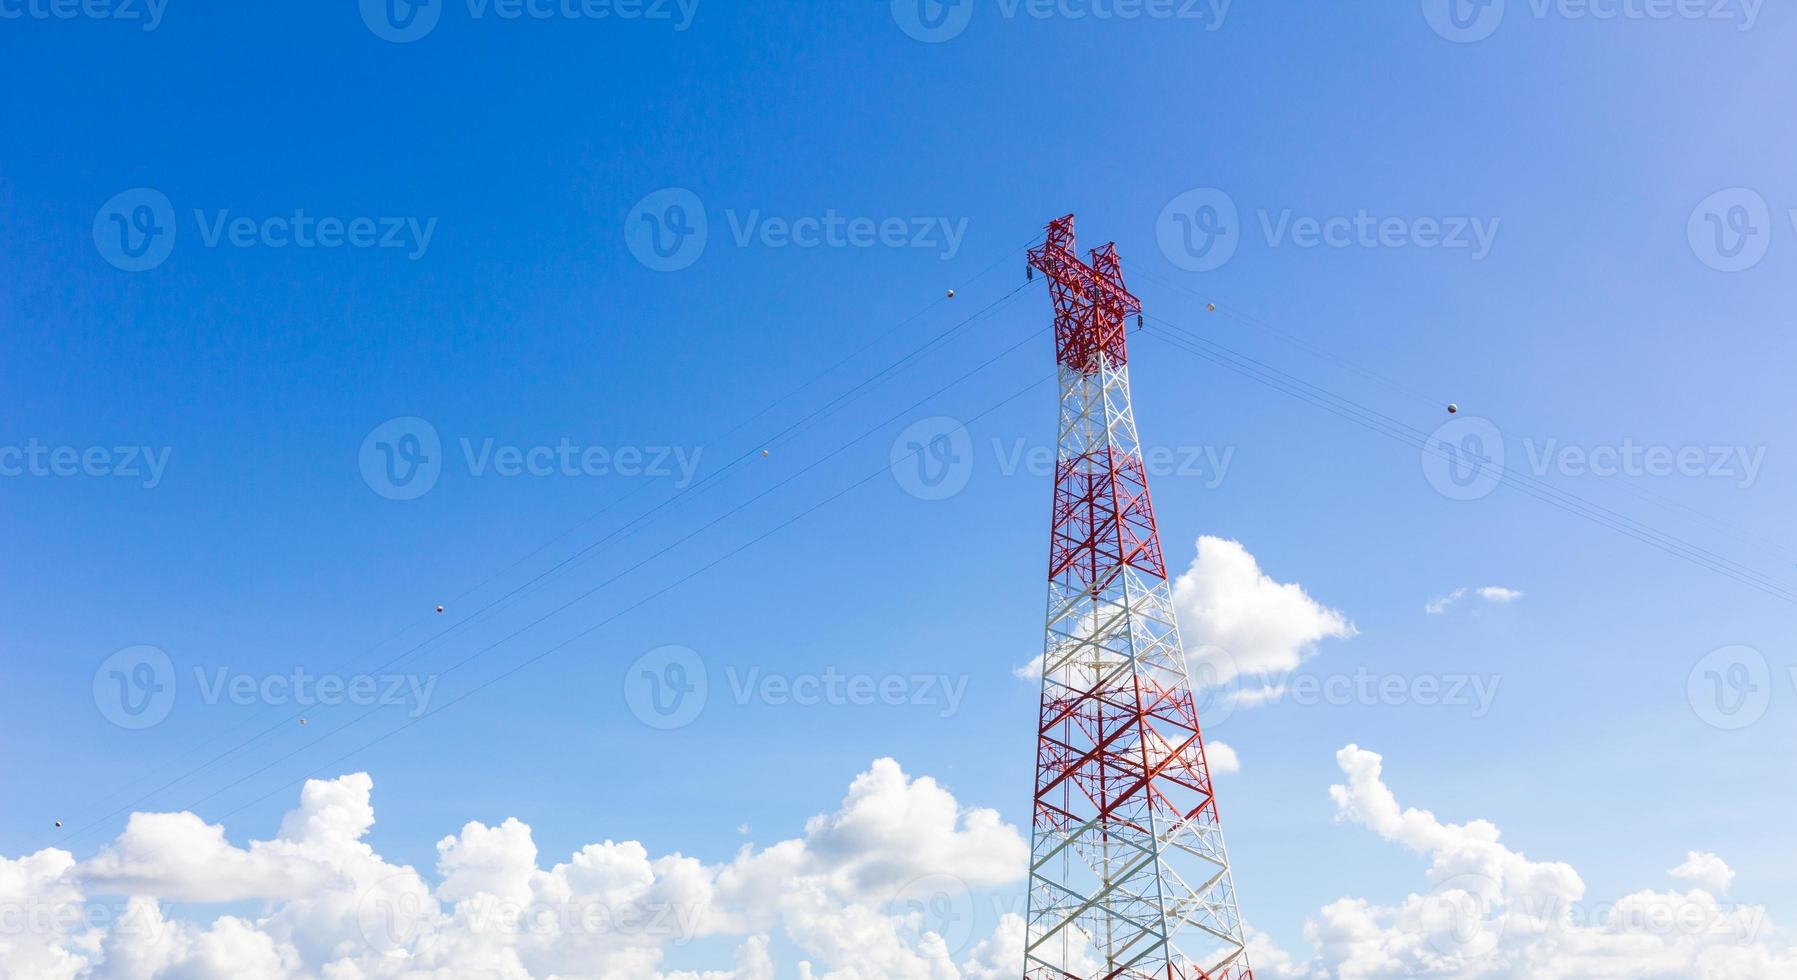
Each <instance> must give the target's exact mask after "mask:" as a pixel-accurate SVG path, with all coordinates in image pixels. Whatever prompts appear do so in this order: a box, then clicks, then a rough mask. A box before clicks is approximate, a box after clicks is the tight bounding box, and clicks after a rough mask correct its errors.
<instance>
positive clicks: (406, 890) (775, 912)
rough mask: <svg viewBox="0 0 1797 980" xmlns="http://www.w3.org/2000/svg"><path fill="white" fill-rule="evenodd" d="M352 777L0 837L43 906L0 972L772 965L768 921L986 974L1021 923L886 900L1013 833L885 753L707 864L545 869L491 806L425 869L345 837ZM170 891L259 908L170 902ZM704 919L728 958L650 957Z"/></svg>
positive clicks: (2, 888) (405, 973)
mask: <svg viewBox="0 0 1797 980" xmlns="http://www.w3.org/2000/svg"><path fill="white" fill-rule="evenodd" d="M372 789H373V781H372V780H371V779H370V778H369V777H368V776H367V775H365V774H360V773H358V774H353V775H347V776H343V777H341V778H339V779H335V780H312V781H309V782H307V783H306V785H305V787H304V789H303V790H302V792H301V794H300V803H299V806H298V807H296V808H295V809H294V810H292V811H291V812H289V813H288V814H287V815H286V817H285V818H284V819H283V820H282V821H281V825H280V830H279V832H278V833H277V834H276V835H275V837H274V838H273V839H271V840H266V841H251V842H249V843H248V844H247V845H245V846H243V847H238V846H236V845H234V844H232V843H230V842H229V841H228V840H227V838H226V835H225V831H224V828H222V827H219V826H216V825H210V824H207V823H205V822H204V821H203V820H201V819H200V818H199V817H197V816H195V815H193V814H191V813H162V814H154V813H139V814H133V815H132V816H131V818H130V820H129V821H128V822H127V824H126V827H125V829H124V831H123V832H122V833H121V834H120V835H119V836H118V837H117V838H116V839H115V840H113V841H112V842H111V843H109V844H107V845H105V846H104V847H102V848H101V849H100V851H99V853H97V854H96V855H95V856H94V857H92V858H91V859H89V860H87V861H84V862H76V861H75V860H74V858H73V856H72V855H69V854H67V853H66V852H63V851H58V850H47V851H43V852H40V853H38V854H35V855H32V856H30V857H27V858H22V859H19V860H16V861H9V860H4V859H0V908H29V907H38V906H42V907H44V908H45V909H46V912H45V914H44V916H43V922H42V923H41V924H39V925H37V926H34V927H32V928H28V929H25V930H18V931H15V930H0V978H11V977H15V976H17V977H20V978H24V977H30V978H33V980H36V978H48V980H88V978H92V980H211V978H219V980H225V978H229V980H300V978H311V977H319V978H323V980H454V978H457V977H464V976H483V977H492V978H497V980H530V978H535V977H543V978H549V977H555V978H558V980H582V978H593V980H597V978H602V977H603V978H612V977H630V978H635V977H641V978H656V980H772V978H773V977H774V976H775V975H776V972H777V971H776V969H775V966H774V963H773V960H772V958H771V955H770V952H769V950H770V942H769V936H770V934H771V933H773V932H776V931H778V932H780V933H782V934H784V936H785V937H786V939H787V940H788V941H790V942H791V943H792V944H793V945H795V946H797V947H798V948H799V949H800V950H801V951H802V953H803V954H804V955H805V956H806V957H808V960H807V961H806V963H804V964H802V965H801V967H800V970H801V974H802V975H809V976H816V977H818V978H821V980H862V978H866V980H889V978H890V980H957V978H960V977H964V976H965V977H979V978H984V977H996V976H998V975H1000V974H999V973H998V972H993V971H994V970H996V969H998V966H999V965H998V964H997V963H996V960H994V959H993V958H994V957H997V956H999V955H1000V954H1001V953H1004V954H1008V952H1009V951H1010V948H1011V946H1013V945H1018V944H1020V943H1021V939H1020V938H1019V936H1020V934H1019V936H1013V935H1011V933H1013V932H1015V931H1016V929H1017V928H1018V925H1019V923H1020V921H1021V920H1019V922H1018V923H1011V922H1005V923H1002V924H1000V928H999V931H998V932H997V933H995V934H994V935H993V937H992V938H990V939H987V940H985V941H983V942H979V943H977V944H976V942H975V940H977V939H978V937H976V936H973V935H971V934H968V935H965V936H959V937H957V941H956V943H955V946H954V948H953V949H951V948H950V945H949V943H948V942H947V941H946V940H945V939H944V938H943V937H942V936H939V935H937V934H936V933H934V932H931V931H930V930H929V928H928V923H925V922H922V921H921V920H920V919H919V918H918V916H917V915H915V914H914V913H913V912H911V911H909V910H908V907H907V906H906V903H905V902H903V901H900V899H903V898H904V897H906V896H907V895H908V894H909V892H908V891H907V889H910V888H913V886H914V883H916V882H918V881H920V880H929V879H932V878H942V879H944V880H948V881H951V882H953V883H954V887H956V888H959V889H962V890H965V891H967V892H968V894H969V896H971V890H973V889H982V888H990V887H1000V886H1008V885H1013V884H1015V883H1016V882H1018V881H1019V880H1020V879H1021V878H1022V877H1023V874H1024V870H1025V868H1026V867H1027V864H1028V861H1029V849H1028V846H1027V845H1026V844H1025V842H1024V840H1023V837H1022V836H1021V835H1020V834H1019V833H1018V832H1017V831H1016V829H1014V828H1012V827H1010V826H1008V825H1006V824H1005V823H1004V822H1003V821H1001V820H1000V819H999V816H998V814H997V813H996V812H994V811H992V810H985V809H977V808H975V809H970V808H966V807H962V806H961V805H960V804H959V803H958V802H957V801H956V800H955V798H954V796H953V795H952V794H951V793H950V792H949V791H948V790H947V789H946V788H945V787H943V786H941V785H940V784H938V783H937V782H935V781H934V780H931V779H927V778H913V777H910V776H908V775H906V774H905V772H904V771H903V770H902V769H900V768H899V765H898V763H896V762H893V761H892V760H890V759H882V760H879V761H877V762H875V763H874V764H873V766H872V767H871V768H870V769H869V770H868V771H867V772H865V773H862V774H861V775H860V776H859V777H857V778H856V779H855V780H854V782H853V784H852V785H851V786H850V787H849V790H848V793H847V795H846V796H845V797H844V798H843V801H842V803H841V805H840V806H839V807H838V808H836V809H835V810H833V811H831V812H829V813H825V814H820V815H819V816H817V817H814V818H812V819H811V820H810V821H809V822H808V823H807V824H806V827H805V832H804V835H803V836H802V837H798V838H795V839H792V840H788V841H783V842H781V843H777V844H774V845H773V846H771V847H767V848H764V849H759V850H757V849H756V848H754V847H752V846H745V847H744V848H743V850H742V851H741V852H740V853H739V854H738V855H737V856H736V857H735V858H734V859H732V860H731V861H729V862H727V863H724V864H721V865H708V864H705V863H704V862H701V861H698V860H696V859H693V858H689V857H685V856H682V855H678V854H675V855H667V856H663V857H653V856H651V855H650V853H649V852H648V850H647V849H646V848H644V847H643V845H641V844H639V843H636V842H634V841H626V842H621V843H620V842H613V841H606V842H603V843H598V844H590V845H587V846H585V847H583V848H581V849H580V850H578V851H576V852H575V853H574V854H573V855H571V856H570V857H569V858H568V860H566V861H564V862H562V863H558V864H554V865H552V866H550V867H548V868H547V869H545V868H544V867H543V866H542V863H541V862H540V860H539V855H538V851H537V846H536V843H535V841H534V839H533V837H532V833H531V829H530V827H528V826H527V825H525V824H524V823H522V822H520V821H518V820H516V819H508V820H505V821H502V822H501V823H499V824H497V825H494V826H488V825H486V824H482V823H479V822H470V823H468V824H466V825H465V826H464V827H462V829H461V831H460V832H459V833H456V834H452V835H450V836H447V837H444V838H443V839H442V840H441V841H439V842H438V844H437V864H436V869H435V875H434V876H432V877H434V878H435V884H433V883H432V882H431V881H430V880H427V878H426V876H424V875H421V874H420V873H418V872H416V871H414V870H413V869H411V868H407V867H401V866H396V865H393V864H390V863H388V862H387V861H386V860H385V859H383V858H381V857H380V855H378V854H376V853H375V852H374V850H373V848H372V847H370V846H369V845H368V844H367V843H366V842H365V841H364V839H363V838H364V837H365V836H366V835H367V834H368V832H369V830H370V829H371V828H372V826H373V824H374V809H373V806H372V805H371V803H370V798H371V793H372ZM931 887H939V886H936V885H932V886H931ZM969 901H971V897H969ZM170 902H175V903H189V902H192V903H245V904H249V905H253V906H255V907H259V908H260V910H261V911H260V912H259V913H258V914H254V915H248V914H245V913H244V912H242V911H238V912H237V914H235V915H223V916H219V917H217V918H215V919H213V920H211V921H209V922H206V921H188V920H182V919H172V918H170V917H169V915H168V908H167V903H170ZM96 912H98V913H99V914H96ZM704 937H723V938H724V940H725V941H726V942H729V941H730V940H732V939H734V943H733V944H734V945H735V946H736V948H737V952H736V954H735V956H734V960H735V962H734V965H733V966H731V967H728V968H725V969H717V970H710V971H706V972H698V973H693V972H681V973H664V972H662V961H663V955H664V953H665V952H666V951H667V949H669V948H670V947H674V946H680V945H684V944H686V943H688V942H690V941H692V940H695V939H700V938H704ZM963 949H964V950H965V951H966V955H967V956H968V957H969V959H968V961H967V962H966V963H965V964H964V965H962V966H958V965H957V963H956V959H957V956H958V955H960V953H961V952H962V950H963ZM1019 955H1020V954H1019ZM1007 969H1014V966H1011V967H1008V968H1007ZM963 971H965V972H963ZM779 972H784V971H779Z"/></svg>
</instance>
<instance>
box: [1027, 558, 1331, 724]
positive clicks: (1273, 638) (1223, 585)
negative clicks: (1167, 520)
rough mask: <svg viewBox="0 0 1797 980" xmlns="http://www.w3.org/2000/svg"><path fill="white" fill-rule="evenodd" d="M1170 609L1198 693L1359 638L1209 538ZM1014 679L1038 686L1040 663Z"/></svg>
mask: <svg viewBox="0 0 1797 980" xmlns="http://www.w3.org/2000/svg"><path fill="white" fill-rule="evenodd" d="M1173 605H1174V612H1175V613H1176V614H1177V615H1178V617H1179V628H1180V637H1181V639H1182V640H1183V641H1184V643H1185V648H1186V658H1187V662H1188V666H1189V668H1190V670H1191V675H1192V685H1193V686H1194V687H1197V688H1203V687H1207V686H1221V685H1227V684H1230V683H1231V682H1233V681H1235V680H1236V679H1237V678H1238V677H1241V676H1242V675H1246V674H1258V675H1263V676H1267V675H1274V674H1279V673H1285V672H1289V671H1291V670H1292V669H1293V668H1295V667H1297V666H1298V665H1299V664H1300V663H1302V662H1303V661H1305V660H1306V659H1308V658H1309V657H1310V656H1311V655H1312V654H1313V653H1314V652H1315V649H1316V644H1317V643H1318V642H1319V641H1321V640H1324V639H1328V638H1331V637H1336V638H1344V639H1345V638H1347V637H1351V636H1353V635H1355V632H1356V631H1355V629H1354V624H1352V623H1350V622H1348V620H1347V617H1346V616H1343V615H1342V614H1341V613H1339V612H1337V611H1335V610H1333V609H1330V608H1328V607H1326V606H1323V605H1322V604H1320V603H1318V602H1317V601H1316V600H1314V599H1312V598H1311V597H1310V596H1309V595H1307V594H1306V593H1305V591H1304V589H1303V587H1302V586H1299V585H1297V584H1295V583H1280V582H1275V581H1274V580H1273V579H1272V578H1270V577H1269V576H1267V575H1266V574H1265V573H1263V572H1262V571H1261V570H1260V563H1259V562H1257V561H1255V559H1254V556H1253V555H1251V554H1249V553H1248V549H1246V548H1244V547H1242V545H1241V543H1240V542H1237V541H1228V540H1225V539H1223V538H1216V537H1210V536H1205V537H1201V538H1199V539H1198V545H1197V551H1196V553H1195V555H1194V556H1193V558H1192V564H1191V566H1190V567H1188V568H1187V569H1186V570H1185V571H1184V572H1183V573H1181V574H1180V575H1179V577H1177V578H1175V579H1174V580H1173ZM1011 673H1012V675H1013V676H1015V677H1017V678H1018V679H1020V680H1025V681H1040V680H1041V679H1042V657H1041V656H1037V657H1036V658H1035V659H1034V660H1031V661H1030V662H1029V663H1026V664H1023V665H1021V666H1018V667H1015V668H1013V669H1012V671H1011ZM1275 686H1276V685H1273V684H1271V683H1270V682H1269V684H1268V685H1266V687H1267V689H1266V690H1260V689H1242V690H1237V691H1235V692H1233V694H1232V697H1233V699H1234V700H1235V702H1236V703H1237V704H1240V705H1243V706H1259V705H1260V704H1264V703H1266V702H1268V701H1270V700H1273V699H1275V698H1277V697H1278V696H1279V695H1280V694H1282V693H1283V691H1281V690H1275V689H1274V687H1275Z"/></svg>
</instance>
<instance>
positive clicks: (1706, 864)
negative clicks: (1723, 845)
mask: <svg viewBox="0 0 1797 980" xmlns="http://www.w3.org/2000/svg"><path fill="white" fill-rule="evenodd" d="M1667 873H1668V874H1670V875H1672V877H1674V878H1677V879H1678V880H1680V881H1688V882H1690V883H1691V884H1693V885H1696V886H1697V887H1699V888H1702V889H1704V890H1706V891H1708V892H1710V893H1711V894H1714V895H1726V894H1728V890H1729V888H1730V887H1731V886H1733V885H1734V883H1735V869H1733V868H1731V867H1729V866H1728V862H1726V861H1724V860H1722V859H1721V858H1719V857H1717V856H1716V855H1714V854H1710V853H1707V852H1699V851H1692V852H1691V853H1690V854H1689V855H1688V856H1687V857H1686V858H1685V863H1684V864H1681V865H1679V866H1678V867H1676V868H1673V869H1672V870H1671V871H1669V872H1667Z"/></svg>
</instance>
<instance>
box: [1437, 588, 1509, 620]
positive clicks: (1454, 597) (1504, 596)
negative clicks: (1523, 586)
mask: <svg viewBox="0 0 1797 980" xmlns="http://www.w3.org/2000/svg"><path fill="white" fill-rule="evenodd" d="M1468 595H1476V596H1478V597H1479V598H1481V599H1483V600H1485V601H1486V602H1490V603H1494V604H1500V605H1501V604H1503V603H1509V602H1515V601H1516V600H1518V599H1521V598H1522V593H1521V592H1519V591H1517V590H1516V589H1508V588H1505V587H1504V586H1501V585H1484V586H1480V587H1479V588H1477V589H1465V588H1460V589H1455V590H1454V591H1452V592H1449V593H1448V594H1447V595H1444V596H1441V597H1439V598H1435V599H1430V600H1429V602H1428V604H1427V605H1425V606H1423V611H1424V612H1426V613H1428V614H1429V615H1431V616H1440V615H1441V614H1443V613H1445V612H1447V611H1448V608H1449V607H1450V606H1452V605H1453V604H1454V603H1456V602H1459V601H1460V600H1462V599H1464V598H1466V597H1467V596H1468Z"/></svg>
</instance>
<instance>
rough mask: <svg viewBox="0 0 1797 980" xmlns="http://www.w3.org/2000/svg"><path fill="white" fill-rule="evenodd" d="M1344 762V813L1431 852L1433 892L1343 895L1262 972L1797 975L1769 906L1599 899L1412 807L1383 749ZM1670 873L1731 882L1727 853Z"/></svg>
mask: <svg viewBox="0 0 1797 980" xmlns="http://www.w3.org/2000/svg"><path fill="white" fill-rule="evenodd" d="M1336 763H1337V765H1338V766H1339V767H1340V768H1341V772H1342V775H1343V776H1344V777H1345V781H1344V782H1342V783H1341V784H1338V785H1336V786H1333V787H1331V788H1330V791H1329V792H1330V797H1331V799H1332V800H1333V801H1334V803H1335V808H1336V815H1337V818H1338V819H1340V820H1342V821H1345V822H1349V823H1354V824H1359V825H1360V826H1362V827H1365V828H1367V829H1368V830H1370V831H1372V832H1373V833H1374V834H1376V835H1378V836H1379V837H1380V838H1382V839H1384V840H1385V841H1388V842H1390V843H1393V844H1396V845H1398V846H1401V847H1403V848H1405V849H1407V850H1410V851H1413V852H1415V853H1417V854H1419V855H1421V856H1423V857H1424V858H1426V859H1427V860H1428V861H1429V869H1428V871H1427V872H1426V878H1427V883H1428V887H1427V888H1425V889H1423V890H1421V891H1419V892H1413V893H1412V894H1410V895H1409V896H1407V897H1406V898H1404V899H1403V900H1402V901H1400V902H1398V903H1396V904H1392V905H1382V904H1378V903H1376V902H1374V901H1372V900H1369V899H1367V898H1360V897H1345V898H1342V899H1339V900H1337V901H1335V902H1332V903H1330V904H1329V905H1327V906H1325V907H1324V908H1323V909H1321V910H1320V911H1319V912H1318V913H1317V914H1316V915H1315V916H1314V917H1312V918H1311V919H1310V920H1309V922H1307V923H1306V926H1305V931H1304V934H1305V938H1306V939H1307V940H1308V941H1309V942H1310V944H1311V945H1312V946H1313V947H1314V949H1315V955H1314V956H1313V957H1312V959H1311V960H1309V961H1308V962H1300V961H1296V960H1294V959H1293V958H1292V957H1291V956H1290V955H1289V954H1287V953H1285V952H1284V951H1283V950H1279V949H1277V948H1275V947H1272V945H1271V944H1270V943H1268V942H1261V943H1260V944H1259V946H1258V948H1259V949H1260V952H1261V954H1262V959H1261V961H1260V962H1257V963H1256V967H1257V970H1256V972H1265V973H1266V974H1267V975H1268V976H1271V977H1285V978H1294V980H1296V978H1314V980H1331V978H1340V980H1398V978H1407V977H1439V978H1455V980H1473V978H1494V980H1495V978H1506V980H1507V978H1521V977H1549V978H1555V980H1573V978H1618V980H1620V978H1638V980H1673V978H1679V980H1689V978H1700V980H1774V978H1783V977H1790V976H1794V975H1797V949H1793V948H1791V947H1790V946H1789V945H1788V944H1782V945H1781V944H1780V943H1778V942H1777V941H1776V940H1775V939H1774V936H1773V931H1772V930H1771V928H1770V927H1769V926H1768V925H1767V924H1766V921H1765V920H1766V914H1765V910H1764V909H1763V908H1760V907H1757V906H1744V905H1725V904H1723V903H1721V902H1719V901H1718V900H1717V899H1716V898H1715V897H1714V896H1715V893H1716V892H1719V891H1720V889H1714V888H1712V889H1710V890H1704V889H1695V890H1692V891H1689V892H1679V891H1676V890H1668V891H1659V890H1653V889H1648V890H1643V891H1638V892H1635V893H1633V894H1630V895H1626V896H1624V897H1622V898H1620V899H1617V900H1614V901H1607V902H1606V901H1593V900H1591V899H1590V898H1588V896H1587V894H1586V887H1585V883H1584V881H1583V880H1582V879H1581V878H1580V877H1579V875H1578V873H1577V872H1576V871H1574V870H1573V868H1572V867H1571V866H1570V865H1567V864H1564V863H1561V862H1554V861H1538V860H1534V859H1531V858H1529V857H1528V856H1527V855H1525V854H1523V853H1522V852H1520V851H1517V850H1513V849H1512V848H1510V847H1509V846H1507V845H1506V844H1504V843H1503V840H1502V835H1501V834H1500V833H1499V831H1498V828H1497V827H1496V826H1494V825H1493V824H1491V823H1490V822H1489V821H1484V820H1471V821H1467V822H1465V823H1449V822H1447V821H1444V820H1442V819H1440V818H1438V817H1437V816H1435V814H1433V813H1431V812H1429V811H1427V810H1422V809H1418V808H1415V807H1405V806H1403V805H1401V804H1400V803H1399V802H1398V799H1397V796H1396V794H1394V793H1393V792H1392V790H1391V789H1390V788H1389V787H1388V786H1387V785H1386V784H1385V781H1384V759H1383V758H1381V757H1380V756H1379V755H1378V754H1376V753H1373V752H1369V751H1366V750H1365V749H1362V748H1360V747H1358V746H1353V745H1350V746H1348V747H1347V748H1344V749H1342V750H1341V751H1340V752H1339V753H1337V755H1336ZM1672 874H1673V876H1674V877H1678V878H1684V879H1686V880H1701V881H1702V883H1703V884H1706V885H1716V884H1723V885H1726V884H1727V882H1728V881H1729V880H1730V879H1732V877H1733V872H1732V871H1730V870H1729V869H1728V866H1727V865H1726V864H1724V863H1723V862H1722V860H1721V859H1720V858H1718V857H1716V856H1715V855H1711V854H1695V853H1694V854H1692V855H1690V857H1689V859H1688V860H1687V861H1686V863H1685V864H1684V865H1681V866H1680V867H1679V868H1677V869H1674V871H1673V872H1672ZM1262 964H1265V965H1266V969H1264V970H1263V969H1261V967H1262Z"/></svg>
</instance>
